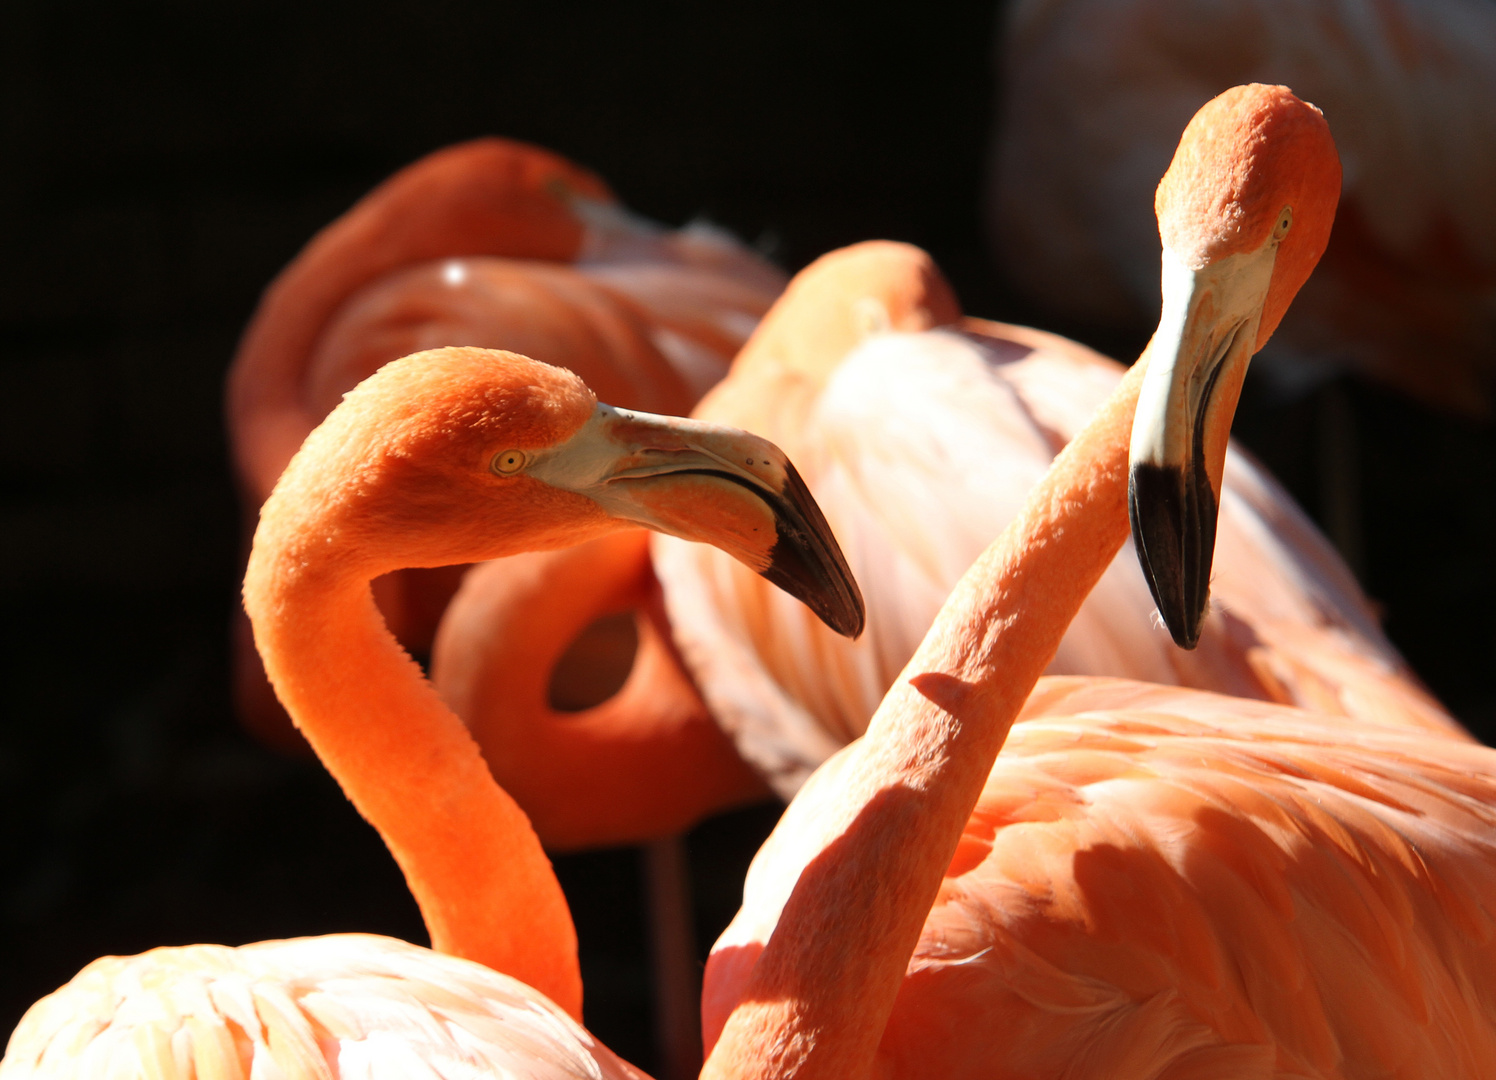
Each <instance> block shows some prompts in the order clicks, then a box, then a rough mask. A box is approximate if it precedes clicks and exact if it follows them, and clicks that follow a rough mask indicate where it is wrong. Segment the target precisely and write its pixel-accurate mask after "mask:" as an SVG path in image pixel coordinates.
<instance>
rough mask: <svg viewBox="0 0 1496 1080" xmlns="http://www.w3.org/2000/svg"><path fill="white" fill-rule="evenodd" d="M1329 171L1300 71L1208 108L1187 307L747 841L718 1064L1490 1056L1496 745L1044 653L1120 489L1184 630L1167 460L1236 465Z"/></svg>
mask: <svg viewBox="0 0 1496 1080" xmlns="http://www.w3.org/2000/svg"><path fill="white" fill-rule="evenodd" d="M1223 165H1224V166H1227V168H1226V169H1225V170H1224V172H1223V171H1222V170H1221V169H1220V168H1219V167H1220V166H1223ZM1338 175H1339V168H1338V163H1337V162H1336V159H1335V156H1334V149H1333V143H1332V142H1331V141H1330V138H1329V133H1328V129H1327V127H1326V125H1325V124H1324V121H1323V119H1322V118H1321V117H1320V116H1319V114H1318V112H1317V111H1316V110H1314V109H1312V107H1310V106H1306V105H1304V104H1303V103H1302V102H1300V101H1299V100H1298V99H1297V98H1295V97H1293V96H1292V94H1291V93H1289V92H1288V91H1287V90H1286V89H1285V88H1281V87H1264V86H1249V87H1241V88H1237V89H1236V90H1233V91H1228V92H1227V93H1226V94H1223V95H1222V96H1221V97H1220V98H1217V99H1215V100H1214V101H1212V102H1210V103H1209V104H1207V105H1206V106H1205V108H1203V109H1202V110H1201V111H1200V113H1199V114H1198V115H1197V116H1196V118H1195V119H1194V120H1193V121H1192V122H1191V124H1190V126H1189V128H1188V129H1187V130H1186V132H1185V135H1184V138H1183V140H1182V141H1181V144H1180V149H1179V153H1178V155H1176V157H1175V159H1174V163H1173V164H1172V165H1171V167H1170V171H1169V173H1168V174H1167V175H1166V177H1165V180H1164V182H1163V184H1161V185H1160V190H1159V198H1158V207H1159V218H1160V227H1161V231H1162V233H1163V236H1164V240H1165V245H1166V254H1165V263H1166V265H1167V264H1168V262H1169V260H1170V259H1173V260H1175V261H1176V263H1178V264H1180V265H1182V266H1183V267H1184V270H1183V271H1181V272H1177V273H1171V272H1169V271H1167V270H1166V273H1165V295H1166V299H1165V311H1166V312H1170V313H1172V314H1173V315H1174V316H1177V318H1169V317H1167V316H1166V318H1165V320H1164V321H1162V322H1161V324H1160V327H1159V331H1158V333H1157V334H1156V335H1155V336H1154V338H1153V340H1152V342H1151V343H1150V345H1149V346H1148V348H1147V350H1146V351H1145V353H1144V356H1143V358H1142V359H1141V360H1140V361H1139V363H1138V364H1137V365H1135V366H1134V368H1133V370H1132V371H1131V372H1129V374H1128V375H1127V376H1125V377H1124V378H1123V380H1122V381H1121V383H1120V384H1119V385H1118V387H1117V389H1116V391H1115V392H1114V394H1113V395H1112V397H1111V398H1109V399H1108V401H1107V402H1106V403H1105V405H1104V406H1103V407H1102V409H1101V410H1099V412H1098V413H1097V414H1096V416H1095V418H1094V419H1093V421H1092V422H1091V423H1090V424H1089V425H1088V426H1087V428H1086V430H1085V431H1083V432H1082V433H1080V434H1079V435H1078V436H1077V437H1076V438H1075V439H1073V440H1072V441H1071V442H1070V444H1069V445H1068V446H1067V447H1066V448H1065V450H1064V451H1062V452H1061V453H1060V455H1059V456H1058V457H1057V459H1056V461H1055V464H1054V466H1053V468H1052V469H1051V470H1050V472H1049V473H1048V475H1047V476H1046V478H1045V480H1044V482H1043V483H1042V484H1041V485H1039V486H1038V487H1037V488H1036V489H1034V491H1033V492H1032V494H1031V495H1030V498H1029V499H1028V501H1027V503H1026V505H1025V507H1024V510H1023V512H1022V513H1021V514H1020V515H1019V516H1018V518H1017V519H1015V521H1014V522H1013V523H1012V524H1011V525H1010V526H1009V527H1008V529H1007V530H1006V531H1005V533H1004V534H1003V536H1002V537H1000V538H999V540H998V541H997V542H995V543H994V544H993V545H992V546H991V547H990V548H989V549H988V550H987V551H986V552H985V553H984V554H983V555H982V557H981V558H980V559H979V560H978V561H977V562H976V563H975V564H974V565H973V566H972V568H971V569H970V570H969V571H968V573H967V574H966V575H965V576H964V577H963V578H962V580H961V582H960V583H959V584H958V585H957V587H956V589H955V590H954V591H953V592H952V594H951V596H950V598H949V599H948V600H947V602H946V604H945V606H944V607H943V608H942V610H941V613H940V616H939V617H938V619H937V620H936V623H935V625H934V626H933V627H932V629H931V632H930V633H929V634H928V635H927V636H926V638H925V640H924V642H923V643H922V644H921V646H920V648H919V651H918V652H917V653H916V654H915V656H914V657H913V658H912V659H911V661H910V662H909V664H908V665H907V666H906V667H905V668H904V670H903V672H902V673H901V675H900V677H899V678H898V680H897V681H896V682H895V683H894V685H893V687H892V688H891V690H890V691H889V694H888V696H887V697H886V698H885V699H884V701H883V703H882V704H881V705H880V706H879V709H878V712H877V714H876V715H875V716H874V717H873V719H872V722H871V723H870V724H869V726H868V730H867V732H866V734H864V735H863V736H862V738H861V739H859V740H857V741H856V742H854V743H852V744H851V745H850V746H848V747H846V748H845V749H843V750H841V751H839V752H838V754H837V755H836V756H834V757H833V758H831V759H830V760H829V761H828V762H827V763H826V764H825V765H823V766H822V767H821V768H820V769H819V770H817V771H816V772H815V773H814V774H813V775H812V776H811V777H810V779H809V780H808V781H807V782H806V784H805V785H804V786H803V787H802V788H801V790H800V792H799V794H798V795H797V796H796V797H795V799H794V801H793V802H791V804H790V806H789V808H788V810H787V811H786V813H785V816H784V817H783V819H781V821H780V823H779V825H778V827H777V828H776V829H775V832H774V834H773V835H772V836H771V837H770V839H769V841H768V843H767V844H766V845H765V846H764V848H763V850H761V851H760V853H759V855H758V857H757V859H756V860H755V862H754V865H753V868H752V870H751V872H750V874H749V877H748V880H747V883H746V886H745V892H744V903H743V908H742V910H741V912H740V913H739V916H738V918H737V920H735V922H734V923H733V925H732V926H730V927H729V929H728V931H727V932H726V934H724V936H723V938H722V940H721V941H719V942H718V945H717V948H716V950H715V951H714V953H713V956H712V959H711V961H710V962H709V964H708V968H707V976H706V980H707V989H706V998H705V1001H704V1021H705V1024H704V1026H705V1027H706V1029H707V1031H708V1038H709V1041H710V1040H711V1039H713V1038H714V1037H715V1038H716V1044H715V1046H714V1047H713V1048H712V1050H711V1054H710V1056H709V1059H708V1062H707V1067H706V1069H705V1071H704V1073H703V1075H704V1076H709V1077H719V1076H750V1075H760V1073H759V1072H757V1071H755V1070H756V1069H759V1068H761V1065H760V1062H761V1055H762V1054H763V1052H764V1049H765V1048H766V1047H768V1048H770V1049H771V1050H772V1053H773V1057H774V1067H773V1068H772V1069H770V1070H769V1071H770V1074H771V1075H779V1076H790V1075H793V1076H795V1077H797V1078H808V1077H821V1076H827V1077H831V1076H837V1077H842V1076H859V1077H860V1076H880V1077H903V1076H909V1077H922V1076H931V1075H939V1076H945V1077H964V1076H973V1077H975V1076H981V1077H994V1076H995V1077H1009V1076H1011V1077H1032V1076H1067V1077H1077V1078H1084V1077H1103V1076H1104V1077H1129V1078H1142V1077H1147V1078H1151V1080H1163V1078H1168V1080H1185V1078H1194V1077H1207V1076H1208V1077H1220V1076H1230V1077H1264V1078H1265V1077H1282V1078H1285V1080H1286V1078H1288V1077H1311V1076H1312V1077H1373V1076H1376V1077H1382V1076H1405V1077H1410V1078H1411V1077H1463V1078H1474V1077H1480V1076H1486V1075H1489V1074H1490V1073H1491V1071H1492V1069H1493V1068H1496V1008H1493V1005H1492V1003H1493V1002H1496V993H1493V992H1496V965H1493V961H1496V934H1493V929H1496V927H1493V923H1492V916H1491V913H1492V911H1493V910H1496V906H1493V905H1496V833H1493V831H1492V827H1493V825H1496V809H1493V807H1496V752H1493V751H1492V750H1490V749H1489V748H1485V747H1481V746H1478V745H1476V744H1475V743H1473V742H1472V741H1470V740H1469V739H1467V738H1462V737H1460V736H1459V735H1458V734H1457V733H1438V732H1434V731H1429V730H1426V729H1424V728H1422V727H1420V726H1417V725H1409V726H1403V727H1398V726H1385V727H1384V726H1377V725H1372V724H1365V723H1362V722H1359V721H1357V720H1354V719H1350V718H1346V717H1343V716H1336V715H1325V714H1315V713H1311V712H1308V711H1306V710H1300V709H1294V708H1290V707H1286V706H1281V705H1276V704H1271V703H1265V702H1257V701H1247V700H1242V699H1239V698H1232V697H1227V696H1224V695H1218V694H1211V693H1205V692H1201V691H1197V690H1191V689H1187V688H1180V687H1161V686H1156V685H1149V684H1143V683H1137V682H1130V681H1123V680H1115V679H1090V678H1079V677H1062V678H1041V675H1042V673H1043V672H1044V670H1045V669H1046V667H1047V666H1048V665H1049V663H1050V661H1051V659H1052V658H1053V656H1054V654H1055V652H1056V650H1057V649H1058V647H1059V645H1060V642H1061V640H1062V638H1063V634H1064V631H1065V628H1066V626H1067V625H1068V624H1069V621H1070V619H1071V617H1072V616H1073V615H1074V614H1075V613H1076V611H1077V610H1079V609H1080V607H1081V603H1082V600H1083V599H1084V597H1085V596H1086V594H1087V593H1088V592H1089V591H1090V590H1091V588H1092V587H1093V586H1094V585H1095V583H1096V582H1097V580H1099V579H1100V578H1101V577H1102V575H1103V574H1104V573H1105V572H1106V569H1107V567H1108V565H1109V564H1110V563H1111V561H1112V555H1113V553H1114V552H1115V551H1116V550H1117V548H1118V547H1119V546H1121V544H1122V543H1123V542H1124V541H1125V539H1126V537H1127V534H1128V529H1129V504H1130V503H1131V509H1132V515H1131V516H1132V517H1133V518H1134V531H1135V535H1137V536H1138V537H1139V538H1140V541H1141V542H1140V548H1141V551H1140V554H1141V556H1142V557H1143V558H1144V560H1145V561H1146V564H1147V566H1148V567H1149V572H1150V575H1151V577H1152V578H1153V579H1154V586H1155V591H1156V592H1157V593H1158V594H1159V595H1160V597H1161V603H1162V605H1163V607H1164V615H1165V617H1166V618H1167V619H1169V620H1170V623H1171V630H1174V629H1175V627H1180V628H1182V629H1180V630H1176V631H1175V632H1177V633H1182V634H1183V635H1184V636H1188V634H1189V632H1190V630H1191V629H1193V630H1198V627H1199V619H1200V616H1201V614H1202V611H1201V610H1200V609H1201V608H1203V606H1204V604H1205V592H1204V591H1203V590H1202V589H1199V588H1198V587H1197V586H1198V585H1199V584H1200V582H1201V581H1202V580H1203V578H1201V577H1200V573H1201V571H1202V567H1201V566H1200V565H1199V564H1198V563H1197V562H1192V561H1191V558H1192V557H1176V556H1180V555H1181V553H1186V554H1187V553H1188V552H1189V551H1191V550H1196V551H1197V550H1198V549H1195V548H1192V546H1191V545H1192V544H1193V543H1194V542H1196V541H1198V540H1199V539H1200V537H1201V536H1202V534H1206V533H1208V527H1207V525H1206V524H1204V523H1202V521H1201V518H1202V517H1203V516H1204V513H1205V509H1206V507H1205V506H1204V505H1203V503H1202V504H1201V505H1199V506H1198V509H1199V510H1200V511H1201V515H1200V516H1199V517H1195V518H1193V519H1192V520H1191V522H1190V523H1189V524H1188V525H1187V527H1186V528H1184V530H1183V531H1182V532H1179V533H1178V534H1177V535H1178V536H1179V538H1180V540H1181V541H1182V543H1181V544H1180V545H1179V547H1178V550H1177V551H1172V552H1171V551H1170V550H1168V548H1167V545H1166V544H1162V543H1161V538H1162V537H1167V536H1171V535H1175V533H1174V530H1173V526H1174V525H1176V524H1179V523H1180V522H1181V521H1182V520H1183V519H1182V518H1181V517H1180V504H1179V503H1178V502H1177V501H1175V502H1170V501H1169V500H1168V499H1164V498H1160V497H1158V496H1159V494H1160V492H1162V491H1163V490H1164V482H1163V481H1162V480H1160V479H1158V478H1159V477H1161V476H1175V475H1178V476H1179V477H1180V478H1181V479H1182V480H1183V481H1185V482H1196V481H1198V483H1199V484H1200V485H1201V489H1200V490H1198V491H1196V492H1195V493H1194V495H1192V496H1191V498H1195V497H1198V498H1200V499H1202V500H1203V499H1204V497H1205V496H1204V489H1206V488H1208V489H1209V490H1210V491H1213V492H1215V493H1219V491H1220V483H1221V471H1222V467H1223V463H1224V458H1225V451H1226V432H1227V429H1228V428H1229V424H1230V413H1231V411H1232V409H1233V408H1234V404H1235V397H1236V394H1237V392H1238V391H1239V388H1240V385H1241V379H1242V378H1243V376H1244V374H1245V366H1246V361H1247V359H1248V358H1249V357H1250V355H1251V354H1252V353H1253V352H1255V351H1256V349H1257V348H1258V347H1259V346H1260V344H1261V343H1262V341H1264V340H1265V339H1266V338H1267V337H1268V336H1269V335H1270V334H1271V333H1272V331H1273V329H1274V327H1275V326H1276V324H1277V322H1278V319H1279V318H1280V317H1281V315H1282V312H1283V310H1284V308H1285V307H1286V305H1287V302H1288V300H1289V299H1290V298H1291V297H1292V294H1293V292H1294V291H1295V290H1296V289H1297V287H1298V285H1299V284H1300V283H1301V282H1302V281H1303V279H1304V278H1305V277H1306V276H1307V274H1308V271H1309V269H1310V268H1311V267H1312V265H1313V263H1314V261H1315V259H1316V258H1317V256H1318V254H1319V252H1320V250H1322V249H1323V245H1324V242H1325V237H1326V235H1327V234H1328V232H1329V225H1330V220H1329V219H1330V216H1331V214H1332V213H1333V208H1334V196H1335V193H1336V190H1337V189H1338ZM1284 208H1288V209H1289V210H1290V211H1291V214H1292V222H1291V225H1292V228H1291V229H1290V230H1286V231H1285V230H1283V229H1282V218H1280V217H1279V216H1278V215H1279V213H1280V211H1282V210H1283V209H1284ZM1275 222H1276V223H1277V224H1276V225H1275ZM1233 271H1235V272H1233ZM1216 367H1219V368H1220V369H1221V370H1220V371H1219V372H1218V374H1219V378H1217V379H1202V378H1201V377H1200V376H1201V375H1202V373H1209V370H1210V369H1211V368H1216ZM1202 390H1203V392H1201V391H1202ZM1181 392H1182V393H1184V394H1186V395H1191V396H1190V397H1189V398H1188V400H1187V401H1186V402H1185V407H1182V408H1177V409H1175V408H1169V407H1168V406H1169V403H1170V402H1171V401H1174V402H1176V403H1177V401H1178V398H1177V396H1176V395H1177V393H1181ZM1140 399H1141V400H1140ZM1135 412H1136V419H1134V413H1135ZM1197 417H1199V418H1200V419H1201V420H1202V422H1201V423H1200V424H1198V425H1197V424H1196V418H1197ZM1202 435H1203V438H1202V437H1201V436H1202ZM1150 477H1152V479H1150ZM1203 572H1204V573H1205V574H1207V575H1208V566H1206V567H1204V568H1203ZM1176 585H1178V586H1180V587H1176ZM999 750H1002V751H1003V752H1002V754H1001V756H999V755H998V752H999ZM849 928H855V930H849ZM719 1032H720V1036H719V1035H718V1034H717V1033H719Z"/></svg>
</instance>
